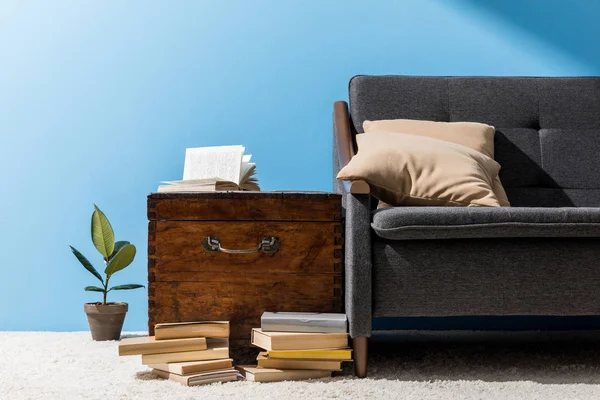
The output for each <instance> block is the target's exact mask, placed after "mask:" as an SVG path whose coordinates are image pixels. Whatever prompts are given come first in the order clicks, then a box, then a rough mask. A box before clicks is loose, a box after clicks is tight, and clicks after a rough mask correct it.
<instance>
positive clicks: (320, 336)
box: [251, 328, 348, 350]
mask: <svg viewBox="0 0 600 400" xmlns="http://www.w3.org/2000/svg"><path fill="white" fill-rule="evenodd" d="M251 341H252V344H253V345H255V346H258V347H260V348H262V349H265V350H315V349H339V348H346V347H348V334H347V333H306V332H263V331H262V330H261V329H258V328H254V329H252V338H251Z"/></svg>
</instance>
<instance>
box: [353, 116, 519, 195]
mask: <svg viewBox="0 0 600 400" xmlns="http://www.w3.org/2000/svg"><path fill="white" fill-rule="evenodd" d="M363 129H364V131H365V132H373V131H387V132H399V133H406V134H411V135H419V136H427V137H430V138H434V139H440V140H445V141H448V142H452V143H456V144H460V145H463V146H467V147H469V148H471V149H473V150H477V151H479V152H480V153H483V154H485V155H486V156H488V157H490V158H494V135H495V134H496V129H495V128H494V127H493V126H490V125H486V124H482V123H478V122H435V121H420V120H415V119H388V120H380V121H365V122H364V123H363ZM492 188H493V190H494V193H495V194H496V197H497V198H498V201H499V202H500V205H501V206H503V207H510V203H509V201H508V197H506V192H505V191H504V187H503V186H502V183H501V182H500V178H498V177H496V179H495V180H494V182H493V185H492Z"/></svg>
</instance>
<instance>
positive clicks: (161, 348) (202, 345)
mask: <svg viewBox="0 0 600 400" xmlns="http://www.w3.org/2000/svg"><path fill="white" fill-rule="evenodd" d="M206 348H207V344H206V338H203V337H198V338H185V339H170V340H156V339H155V338H154V336H143V337H133V338H125V339H122V340H121V341H120V342H119V355H120V356H131V355H136V354H143V355H144V354H157V353H169V352H180V351H197V350H206Z"/></svg>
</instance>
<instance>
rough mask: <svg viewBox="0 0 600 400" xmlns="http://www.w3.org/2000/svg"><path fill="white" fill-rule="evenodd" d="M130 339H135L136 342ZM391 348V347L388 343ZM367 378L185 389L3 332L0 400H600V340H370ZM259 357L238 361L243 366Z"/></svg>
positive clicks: (96, 352)
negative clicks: (242, 363)
mask: <svg viewBox="0 0 600 400" xmlns="http://www.w3.org/2000/svg"><path fill="white" fill-rule="evenodd" d="M130 335H131V334H130ZM392 339H393V340H392ZM370 350H371V356H370V357H371V358H370V365H369V378H368V379H356V378H354V377H353V376H352V374H351V369H350V368H348V369H346V370H345V371H344V372H343V374H341V375H339V376H336V377H334V378H328V379H319V380H311V381H305V382H277V383H252V382H230V383H224V384H213V385H209V386H201V387H192V388H188V387H184V386H181V385H179V384H177V383H175V382H171V381H167V380H162V379H159V378H157V377H155V376H154V375H153V374H152V373H150V372H149V370H148V369H147V368H146V367H145V366H143V365H141V364H140V361H141V360H140V357H139V356H132V357H118V356H117V342H94V341H92V340H91V338H90V335H89V333H87V332H74V333H53V332H0V398H1V399H3V400H4V399H6V400H12V399H53V400H63V399H103V400H104V399H145V400H149V399H186V400H187V399H285V400H293V399H346V398H348V399H486V400H487V399H533V400H535V399H544V400H554V399H557V400H559V399H560V400H566V399H569V400H574V399H598V398H600V335H599V334H598V333H597V332H596V333H585V334H582V335H579V336H574V335H573V334H568V335H567V336H564V335H563V336H560V335H554V334H552V335H541V336H540V335H539V334H536V333H531V334H526V335H520V336H519V335H518V336H516V337H515V336H514V335H513V336H511V337H509V338H508V339H507V337H501V338H497V337H494V336H493V335H477V334H472V335H467V336H460V335H458V336H452V334H450V333H445V334H443V335H437V336H436V335H434V334H422V333H412V334H411V333H409V334H405V335H402V337H400V338H398V337H394V338H391V336H389V335H385V334H383V335H381V336H380V337H376V338H375V340H372V343H371V349H370ZM253 354H255V352H254V351H253V350H247V351H246V352H243V353H239V354H232V355H233V356H234V357H235V358H236V359H237V360H241V361H244V362H247V361H248V358H250V357H252V355H253Z"/></svg>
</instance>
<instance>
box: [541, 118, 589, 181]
mask: <svg viewBox="0 0 600 400" xmlns="http://www.w3.org/2000/svg"><path fill="white" fill-rule="evenodd" d="M540 148H541V156H542V160H543V167H544V170H545V172H546V173H547V178H548V179H547V182H545V183H546V185H548V186H551V185H554V186H556V187H560V188H580V189H598V188H599V187H600V165H599V162H600V128H598V129H587V130H578V129H542V130H540Z"/></svg>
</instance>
